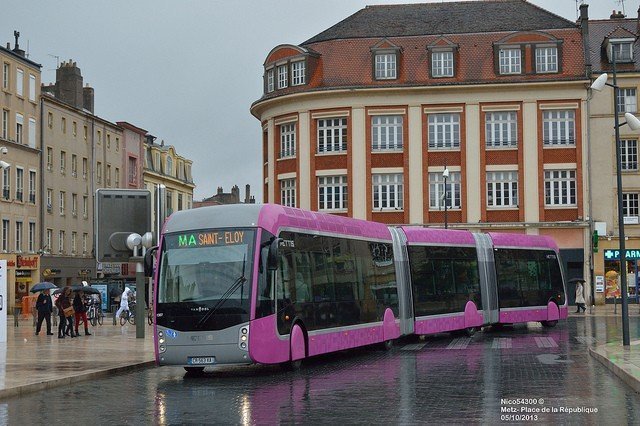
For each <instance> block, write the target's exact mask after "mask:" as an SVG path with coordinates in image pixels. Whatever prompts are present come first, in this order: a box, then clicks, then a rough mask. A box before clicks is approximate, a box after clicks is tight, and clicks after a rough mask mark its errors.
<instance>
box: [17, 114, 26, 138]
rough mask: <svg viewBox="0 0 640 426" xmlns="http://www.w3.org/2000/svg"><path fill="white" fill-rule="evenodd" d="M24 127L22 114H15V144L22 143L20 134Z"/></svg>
mask: <svg viewBox="0 0 640 426" xmlns="http://www.w3.org/2000/svg"><path fill="white" fill-rule="evenodd" d="M23 126H24V117H23V116H22V114H16V143H19V144H21V143H22V133H23V130H22V128H23Z"/></svg>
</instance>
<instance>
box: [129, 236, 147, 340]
mask: <svg viewBox="0 0 640 426" xmlns="http://www.w3.org/2000/svg"><path fill="white" fill-rule="evenodd" d="M136 249H138V247H136ZM134 254H135V255H136V256H134V257H133V258H132V260H134V261H135V262H136V338H137V339H144V327H145V325H146V324H147V317H146V315H145V312H144V308H145V306H144V295H145V292H146V291H147V289H146V285H145V281H146V280H145V279H144V268H143V266H142V260H143V257H139V256H137V254H138V250H135V251H134Z"/></svg>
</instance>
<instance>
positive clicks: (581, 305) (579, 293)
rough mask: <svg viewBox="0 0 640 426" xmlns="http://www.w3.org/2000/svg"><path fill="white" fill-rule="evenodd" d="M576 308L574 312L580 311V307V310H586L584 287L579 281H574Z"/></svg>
mask: <svg viewBox="0 0 640 426" xmlns="http://www.w3.org/2000/svg"><path fill="white" fill-rule="evenodd" d="M576 308H577V310H576V314H577V313H580V309H582V312H586V310H587V308H586V307H585V302H584V287H583V286H582V283H581V282H577V283H576Z"/></svg>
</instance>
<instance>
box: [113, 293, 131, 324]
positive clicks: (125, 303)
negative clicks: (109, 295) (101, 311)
mask: <svg viewBox="0 0 640 426" xmlns="http://www.w3.org/2000/svg"><path fill="white" fill-rule="evenodd" d="M130 294H131V289H130V288H129V287H125V288H124V291H123V292H122V296H120V309H118V312H116V319H117V318H120V314H122V313H123V312H124V311H127V312H129V295H130Z"/></svg>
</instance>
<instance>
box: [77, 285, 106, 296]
mask: <svg viewBox="0 0 640 426" xmlns="http://www.w3.org/2000/svg"><path fill="white" fill-rule="evenodd" d="M71 290H73V291H83V292H84V294H100V291H98V289H96V288H93V287H91V286H88V285H82V284H74V285H72V286H71Z"/></svg>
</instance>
